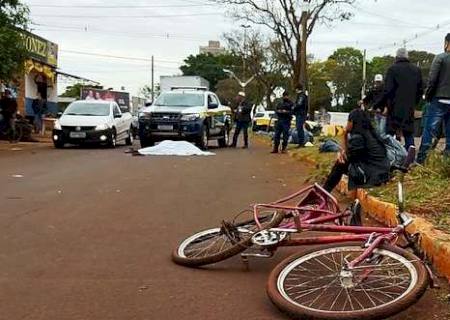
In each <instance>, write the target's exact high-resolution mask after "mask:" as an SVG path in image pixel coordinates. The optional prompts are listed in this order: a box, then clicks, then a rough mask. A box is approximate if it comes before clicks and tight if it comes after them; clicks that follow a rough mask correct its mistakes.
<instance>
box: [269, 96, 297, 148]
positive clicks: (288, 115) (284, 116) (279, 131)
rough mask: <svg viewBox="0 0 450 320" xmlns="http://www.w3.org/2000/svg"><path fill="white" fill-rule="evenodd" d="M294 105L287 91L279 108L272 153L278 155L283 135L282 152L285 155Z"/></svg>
mask: <svg viewBox="0 0 450 320" xmlns="http://www.w3.org/2000/svg"><path fill="white" fill-rule="evenodd" d="M293 108H294V103H293V102H292V101H291V99H289V94H288V93H287V91H285V92H284V93H283V101H282V102H281V103H280V104H279V105H278V106H277V109H276V113H277V118H278V120H277V124H276V125H275V136H274V139H273V150H272V153H278V151H279V148H280V142H281V135H283V145H282V147H281V152H282V153H285V152H286V149H287V146H288V142H289V129H290V128H291V121H292V110H293Z"/></svg>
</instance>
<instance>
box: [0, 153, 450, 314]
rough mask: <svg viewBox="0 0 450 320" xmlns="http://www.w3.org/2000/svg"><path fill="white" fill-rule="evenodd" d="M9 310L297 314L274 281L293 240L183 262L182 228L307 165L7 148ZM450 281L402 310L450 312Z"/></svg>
mask: <svg viewBox="0 0 450 320" xmlns="http://www.w3.org/2000/svg"><path fill="white" fill-rule="evenodd" d="M0 150H2V151H0V186H1V187H0V188H1V192H0V202H1V205H0V306H1V309H0V319H1V320H19V319H25V320H31V319H33V320H38V319H39V320H53V319H54V320H66V319H67V320H69V319H70V320H90V319H92V320H94V319H95V320H103V319H108V320H109V319H111V320H112V319H117V320H131V319H136V320H144V319H145V320H147V319H149V320H150V319H170V320H173V319H176V320H184V319H195V320H197V319H211V320H212V319H214V320H220V319H224V320H230V319H246V320H253V319H254V320H265V319H267V320H268V319H287V318H286V317H285V316H284V315H282V314H280V313H279V312H278V310H277V309H276V308H274V307H273V306H272V304H271V303H270V301H269V299H268V298H267V296H266V293H265V285H266V280H267V277H268V274H269V272H270V271H271V270H272V268H274V266H275V265H276V264H277V263H278V262H280V261H281V260H282V259H283V258H285V257H287V256H288V254H289V253H290V252H294V251H297V250H301V249H299V248H294V249H282V250H280V251H279V252H278V253H277V255H276V257H274V258H273V259H270V260H251V262H250V270H249V271H246V270H245V269H244V268H243V265H242V263H241V262H240V260H239V259H238V258H236V259H231V260H229V261H226V262H224V263H222V264H218V265H216V266H214V267H211V268H209V269H206V270H205V269H204V270H192V269H187V268H182V267H179V266H177V265H174V264H173V263H172V262H171V260H170V253H171V251H172V249H173V248H174V247H175V246H176V244H177V243H178V241H179V240H181V239H182V238H183V237H185V236H187V235H189V234H191V233H193V232H194V231H197V230H199V229H202V228H206V227H210V226H216V225H217V223H218V222H220V221H221V219H223V218H230V217H232V216H234V215H235V214H236V213H237V212H239V211H241V210H242V209H245V208H246V205H247V204H251V203H255V202H265V201H271V200H275V199H277V198H279V197H281V196H284V195H286V194H288V193H289V192H291V191H295V190H297V189H298V188H299V187H300V186H301V185H302V184H303V181H304V179H305V177H306V174H307V170H308V168H307V167H304V166H302V165H301V164H299V163H295V162H293V160H291V159H290V158H289V157H288V156H283V155H277V156H273V155H269V154H268V151H269V150H268V148H267V147H265V146H262V145H253V146H252V147H251V149H250V150H241V149H238V150H230V149H228V150H215V151H216V152H217V156H215V157H207V158H174V157H132V156H131V155H129V154H125V151H126V148H125V147H121V148H118V149H116V150H110V149H92V148H89V149H82V148H73V149H65V150H54V149H53V148H52V147H50V146H40V147H37V148H36V147H30V146H26V147H25V148H24V149H23V150H16V151H12V150H9V149H8V148H7V147H6V148H3V149H1V148H0ZM448 292H449V291H448V290H447V289H441V290H429V291H428V293H427V294H426V296H425V297H424V298H423V299H422V300H421V301H419V303H417V304H416V305H415V306H414V307H412V308H410V309H409V310H408V311H407V312H405V313H403V314H401V315H398V316H397V317H396V318H395V319H398V320H400V319H402V320H407V319H450V316H449V315H450V308H449V302H448V298H447V297H446V296H447V294H448Z"/></svg>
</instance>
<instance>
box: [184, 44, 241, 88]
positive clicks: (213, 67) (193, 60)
mask: <svg viewBox="0 0 450 320" xmlns="http://www.w3.org/2000/svg"><path fill="white" fill-rule="evenodd" d="M238 61H239V57H236V56H235V55H233V54H230V53H226V54H222V55H218V56H214V55H212V54H210V53H208V54H198V55H196V56H193V55H190V56H189V57H188V58H187V59H186V60H184V63H185V64H184V65H183V66H181V67H180V70H181V71H182V72H183V75H185V76H201V77H203V78H205V79H206V80H208V81H209V83H210V85H211V88H215V87H216V85H217V83H218V82H219V81H220V80H223V79H226V78H227V77H228V75H227V74H226V73H225V72H224V71H223V69H224V68H230V67H232V66H234V65H237V64H238Z"/></svg>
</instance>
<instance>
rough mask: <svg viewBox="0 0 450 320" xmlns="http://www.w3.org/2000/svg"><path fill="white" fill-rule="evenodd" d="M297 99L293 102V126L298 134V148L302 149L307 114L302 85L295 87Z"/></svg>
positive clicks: (306, 102) (306, 100) (305, 95)
mask: <svg viewBox="0 0 450 320" xmlns="http://www.w3.org/2000/svg"><path fill="white" fill-rule="evenodd" d="M296 92H297V99H296V100H295V105H294V110H293V113H294V115H295V126H296V128H297V134H298V147H299V148H302V147H303V146H304V145H305V143H306V141H305V129H304V126H305V121H306V115H307V114H308V95H307V94H306V92H305V90H304V87H303V85H302V84H298V86H297V90H296Z"/></svg>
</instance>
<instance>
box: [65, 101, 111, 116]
mask: <svg viewBox="0 0 450 320" xmlns="http://www.w3.org/2000/svg"><path fill="white" fill-rule="evenodd" d="M110 113H111V110H110V107H109V104H104V103H95V102H93V103H81V102H74V103H72V104H71V105H70V106H69V107H68V108H67V109H66V111H65V112H64V115H69V116H97V117H104V116H109V114H110Z"/></svg>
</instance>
